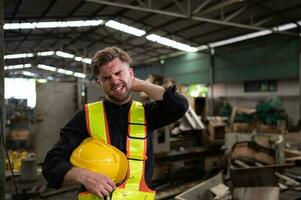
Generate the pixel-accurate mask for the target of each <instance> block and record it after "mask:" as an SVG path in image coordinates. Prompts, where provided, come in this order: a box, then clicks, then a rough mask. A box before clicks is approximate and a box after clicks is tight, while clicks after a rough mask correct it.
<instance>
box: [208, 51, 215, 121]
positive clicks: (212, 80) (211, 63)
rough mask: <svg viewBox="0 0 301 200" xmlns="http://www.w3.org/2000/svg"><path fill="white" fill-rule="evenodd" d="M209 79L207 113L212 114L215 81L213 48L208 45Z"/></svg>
mask: <svg viewBox="0 0 301 200" xmlns="http://www.w3.org/2000/svg"><path fill="white" fill-rule="evenodd" d="M209 50H210V80H209V84H210V85H209V89H210V94H209V115H210V116H213V105H214V82H215V74H214V71H215V70H214V49H213V48H211V47H210V49H209Z"/></svg>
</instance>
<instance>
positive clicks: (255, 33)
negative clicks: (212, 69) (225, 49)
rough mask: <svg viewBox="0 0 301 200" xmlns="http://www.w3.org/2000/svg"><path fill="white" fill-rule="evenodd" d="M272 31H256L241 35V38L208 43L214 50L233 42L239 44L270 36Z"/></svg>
mask: <svg viewBox="0 0 301 200" xmlns="http://www.w3.org/2000/svg"><path fill="white" fill-rule="evenodd" d="M271 33H272V31H271V30H264V31H257V32H254V33H250V34H246V35H242V36H238V37H234V38H230V39H226V40H222V41H218V42H213V43H210V44H209V46H210V47H212V48H214V47H219V46H224V45H227V44H232V43H235V42H240V41H243V40H248V39H251V38H256V37H260V36H264V35H269V34H271Z"/></svg>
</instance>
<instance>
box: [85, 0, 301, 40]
mask: <svg viewBox="0 0 301 200" xmlns="http://www.w3.org/2000/svg"><path fill="white" fill-rule="evenodd" d="M86 1H89V2H94V3H99V4H104V5H110V6H115V7H121V8H127V9H132V10H138V11H143V12H151V13H156V14H161V15H166V16H171V17H178V18H184V19H193V20H196V21H202V22H208V23H213V24H219V25H223V26H231V27H236V28H243V29H249V30H259V31H261V30H270V29H267V28H264V27H259V26H252V25H247V24H239V23H234V22H227V21H223V20H217V19H210V18H205V17H198V16H189V15H185V14H179V13H175V12H169V11H164V10H158V9H150V8H142V7H139V6H133V5H128V4H121V3H116V2H110V1H105V0H86ZM273 32H275V33H280V34H286V35H287V34H289V35H296V34H295V33H289V32H286V31H273Z"/></svg>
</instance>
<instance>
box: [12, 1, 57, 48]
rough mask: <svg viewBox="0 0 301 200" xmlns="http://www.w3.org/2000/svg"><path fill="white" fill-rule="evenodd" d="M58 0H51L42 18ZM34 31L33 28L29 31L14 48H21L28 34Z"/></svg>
mask: <svg viewBox="0 0 301 200" xmlns="http://www.w3.org/2000/svg"><path fill="white" fill-rule="evenodd" d="M56 2H57V0H53V1H50V3H49V5H48V7H47V8H46V9H45V10H44V11H43V13H42V15H41V16H42V18H43V17H44V16H45V15H46V14H47V12H48V11H49V10H50V9H51V8H52V7H53V6H54V4H55V3H56ZM32 31H33V29H31V30H30V31H29V33H28V34H27V35H26V36H25V37H24V40H23V41H21V42H20V43H19V45H17V46H16V48H15V49H14V51H15V52H17V51H18V49H19V48H20V46H21V45H22V44H23V43H24V42H25V40H26V39H27V38H28V36H29V35H30V34H31V33H32Z"/></svg>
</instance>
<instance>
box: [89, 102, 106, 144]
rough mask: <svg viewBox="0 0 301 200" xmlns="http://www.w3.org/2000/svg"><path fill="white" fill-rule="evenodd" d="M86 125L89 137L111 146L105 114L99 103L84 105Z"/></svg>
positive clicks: (101, 104)
mask: <svg viewBox="0 0 301 200" xmlns="http://www.w3.org/2000/svg"><path fill="white" fill-rule="evenodd" d="M85 112H86V124H87V128H88V133H89V134H90V136H92V137H94V138H97V139H100V140H103V141H104V142H105V143H106V144H111V142H110V137H109V135H108V134H109V131H108V123H107V117H106V112H105V110H104V106H103V103H102V102H101V101H98V102H95V103H89V104H86V105H85Z"/></svg>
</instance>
